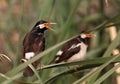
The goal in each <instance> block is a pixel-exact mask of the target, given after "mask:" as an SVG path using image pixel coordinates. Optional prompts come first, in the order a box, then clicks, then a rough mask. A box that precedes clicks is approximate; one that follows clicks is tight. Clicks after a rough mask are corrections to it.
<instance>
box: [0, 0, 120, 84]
mask: <svg viewBox="0 0 120 84" xmlns="http://www.w3.org/2000/svg"><path fill="white" fill-rule="evenodd" d="M119 4H120V1H119V0H0V53H1V54H5V55H7V56H8V57H10V58H11V59H12V63H8V62H1V61H0V83H1V84H9V83H10V84H13V83H14V84H24V83H28V84H29V83H30V84H33V83H38V84H39V83H40V82H41V83H43V84H44V83H48V84H73V83H74V84H79V83H77V81H78V82H79V80H82V79H83V78H84V77H88V78H89V79H87V78H86V79H84V80H83V81H82V82H83V83H82V84H93V83H94V82H95V84H99V83H100V80H101V79H102V84H117V83H116V80H115V78H116V77H117V76H118V75H119V73H116V72H115V70H116V69H117V68H119V66H114V64H113V63H112V64H110V62H109V61H110V60H113V59H115V58H111V57H108V58H109V60H108V59H106V58H102V57H107V56H113V55H112V50H113V49H115V48H117V49H118V50H119V52H120V38H119V36H120V29H119V28H120V26H119V23H120V12H119V11H120V6H119ZM41 19H44V20H47V21H51V22H56V23H57V24H56V25H55V26H53V29H54V30H55V32H53V31H46V32H45V37H46V51H45V52H43V53H42V54H39V55H37V56H36V57H35V58H33V59H31V60H30V61H28V62H27V63H24V64H22V63H21V61H20V59H21V58H22V41H23V38H24V36H25V34H26V33H27V32H29V31H30V30H31V29H32V27H33V26H34V24H35V23H36V22H37V21H38V20H41ZM111 24H113V25H114V29H116V30H117V31H116V34H117V33H118V34H117V37H116V39H115V40H113V41H111V37H112V35H111V32H110V31H109V30H110V29H111V27H110V26H109V25H111ZM90 30H92V32H91V33H94V34H95V35H96V36H95V37H94V38H92V39H91V41H90V43H89V49H88V53H87V55H86V60H85V61H83V63H81V62H79V63H78V64H81V66H82V67H86V66H87V67H86V68H85V69H82V70H81V67H80V69H78V70H77V71H76V70H74V68H71V70H67V66H68V65H69V66H73V64H74V63H71V64H67V63H65V64H64V65H61V63H60V64H58V65H61V67H59V66H57V65H54V64H51V65H47V64H48V63H49V62H50V61H51V60H52V59H53V58H54V56H55V54H56V52H57V50H58V49H59V48H60V46H61V45H62V44H63V43H64V42H65V41H66V40H67V39H69V38H71V37H73V36H76V35H78V34H79V33H80V32H81V31H90ZM118 31H119V32H118ZM113 35H114V34H113ZM61 42H62V43H61ZM118 56H119V55H118ZM40 57H42V60H41V63H42V64H44V65H45V66H44V67H47V66H48V68H47V69H43V70H42V71H41V70H39V67H38V70H37V71H36V70H34V68H33V70H34V71H35V72H36V74H35V76H33V77H31V78H24V77H23V76H22V69H23V68H25V67H26V66H27V64H29V63H32V62H33V61H34V60H36V59H38V58H40ZM98 57H101V58H102V59H104V62H102V64H99V63H98V61H101V60H99V59H100V58H99V59H98ZM91 59H93V60H94V61H93V62H91V61H89V60H91ZM87 62H88V64H85V63H87ZM115 62H119V60H117V61H114V63H115ZM89 63H92V65H90V66H89ZM96 65H97V66H98V70H99V69H100V71H99V72H97V73H96V74H93V75H94V77H92V76H91V77H92V78H91V77H90V75H89V73H91V71H93V73H94V72H96V70H95V69H94V68H95V67H97V66H96ZM104 65H106V66H107V67H106V66H104ZM49 66H55V68H49ZM88 66H89V67H88ZM102 66H104V68H103V67H102ZM101 67H102V68H101ZM110 70H111V71H110ZM105 73H107V75H106V74H105ZM115 74H116V75H115ZM104 75H105V76H107V78H106V77H105V76H104ZM97 79H98V80H97Z"/></svg>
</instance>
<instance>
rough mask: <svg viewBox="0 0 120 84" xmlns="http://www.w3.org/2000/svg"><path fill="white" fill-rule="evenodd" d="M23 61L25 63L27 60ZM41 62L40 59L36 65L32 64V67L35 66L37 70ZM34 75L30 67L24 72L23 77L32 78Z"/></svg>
mask: <svg viewBox="0 0 120 84" xmlns="http://www.w3.org/2000/svg"><path fill="white" fill-rule="evenodd" d="M22 61H23V62H25V59H22ZM39 62H40V59H39V60H37V61H35V62H34V63H32V65H33V66H34V68H35V69H36V68H37V65H38V64H39ZM33 75H34V72H33V70H32V69H31V68H30V67H29V66H27V67H26V68H25V69H24V71H23V76H24V77H31V76H33Z"/></svg>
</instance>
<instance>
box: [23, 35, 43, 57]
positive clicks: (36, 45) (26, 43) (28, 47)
mask: <svg viewBox="0 0 120 84" xmlns="http://www.w3.org/2000/svg"><path fill="white" fill-rule="evenodd" d="M44 49H45V38H44V36H42V35H40V36H36V35H34V34H33V35H31V34H29V33H28V34H27V35H26V36H25V39H24V40H23V56H25V53H29V52H33V53H34V55H36V54H38V53H40V52H42V51H43V50H44Z"/></svg>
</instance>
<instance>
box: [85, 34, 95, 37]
mask: <svg viewBox="0 0 120 84" xmlns="http://www.w3.org/2000/svg"><path fill="white" fill-rule="evenodd" d="M85 35H86V37H87V38H91V37H93V36H94V35H93V34H85Z"/></svg>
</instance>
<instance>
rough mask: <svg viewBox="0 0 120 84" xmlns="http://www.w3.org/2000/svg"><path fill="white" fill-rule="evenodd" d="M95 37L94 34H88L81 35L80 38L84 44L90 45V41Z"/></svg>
mask: <svg viewBox="0 0 120 84" xmlns="http://www.w3.org/2000/svg"><path fill="white" fill-rule="evenodd" d="M93 36H94V35H93V34H88V33H81V34H80V35H79V38H80V39H81V41H82V42H84V43H85V44H88V43H89V39H90V38H92V37H93Z"/></svg>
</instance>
